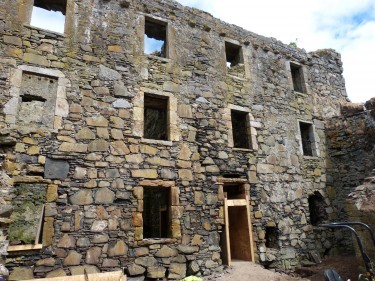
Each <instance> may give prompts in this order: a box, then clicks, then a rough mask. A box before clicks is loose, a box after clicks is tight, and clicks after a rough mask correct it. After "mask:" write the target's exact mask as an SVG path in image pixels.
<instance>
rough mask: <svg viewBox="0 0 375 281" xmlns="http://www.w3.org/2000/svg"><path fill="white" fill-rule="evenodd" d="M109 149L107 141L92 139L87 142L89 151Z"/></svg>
mask: <svg viewBox="0 0 375 281" xmlns="http://www.w3.org/2000/svg"><path fill="white" fill-rule="evenodd" d="M108 150H109V142H107V141H105V140H101V139H100V140H94V141H92V142H90V143H89V146H88V151H89V152H106V151H108Z"/></svg>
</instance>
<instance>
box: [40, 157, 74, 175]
mask: <svg viewBox="0 0 375 281" xmlns="http://www.w3.org/2000/svg"><path fill="white" fill-rule="evenodd" d="M68 173H69V163H68V161H64V160H56V159H51V158H48V157H47V158H46V164H45V168H44V178H46V179H65V178H66V177H67V176H68Z"/></svg>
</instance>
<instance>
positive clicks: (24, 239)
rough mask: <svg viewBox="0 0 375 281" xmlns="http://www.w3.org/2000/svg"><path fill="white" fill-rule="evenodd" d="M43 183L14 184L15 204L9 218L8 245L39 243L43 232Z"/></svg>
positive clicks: (44, 191)
mask: <svg viewBox="0 0 375 281" xmlns="http://www.w3.org/2000/svg"><path fill="white" fill-rule="evenodd" d="M46 190H47V186H46V185H45V184H19V185H16V186H15V195H16V196H15V197H14V199H13V202H12V203H13V205H14V206H15V208H14V210H13V212H12V215H11V217H10V219H11V220H12V223H11V224H10V226H9V230H8V236H9V240H10V245H12V246H13V245H25V244H40V243H41V242H42V241H41V239H42V232H43V216H44V200H45V195H46Z"/></svg>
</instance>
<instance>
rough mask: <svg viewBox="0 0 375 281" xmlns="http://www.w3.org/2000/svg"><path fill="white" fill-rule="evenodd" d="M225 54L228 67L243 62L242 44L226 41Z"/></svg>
mask: <svg viewBox="0 0 375 281" xmlns="http://www.w3.org/2000/svg"><path fill="white" fill-rule="evenodd" d="M225 55H226V60H227V67H229V68H231V67H234V66H236V65H239V64H243V55H242V48H241V46H238V45H235V44H233V43H229V42H225Z"/></svg>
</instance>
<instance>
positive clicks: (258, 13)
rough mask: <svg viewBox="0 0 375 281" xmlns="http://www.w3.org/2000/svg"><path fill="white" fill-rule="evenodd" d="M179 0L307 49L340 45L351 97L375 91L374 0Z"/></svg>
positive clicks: (359, 97) (358, 99)
mask: <svg viewBox="0 0 375 281" xmlns="http://www.w3.org/2000/svg"><path fill="white" fill-rule="evenodd" d="M177 1H178V2H180V3H181V4H184V5H188V6H193V7H196V8H200V9H203V10H205V11H208V12H210V13H211V14H213V15H214V16H215V17H218V18H220V19H222V20H224V21H226V22H228V23H232V24H236V25H239V26H241V27H243V28H245V29H247V30H250V31H252V32H255V33H258V34H261V35H264V36H268V37H275V38H277V39H278V40H281V41H283V42H284V43H287V44H288V43H290V42H292V41H297V44H298V46H299V47H301V48H304V49H306V50H307V51H314V50H317V49H325V48H333V49H336V50H337V51H338V52H340V53H341V54H342V60H343V63H344V77H345V80H346V88H347V92H348V96H349V98H350V99H351V100H352V101H353V102H365V101H367V100H369V99H370V98H371V97H373V96H375V83H372V80H373V79H374V71H373V68H372V66H373V65H374V64H375V52H374V51H373V49H374V47H375V2H374V1H373V0H314V1H301V0H283V1H280V0H262V1H256V2H255V1H243V0H231V1H227V0H225V1H224V0H204V1H198V0H177Z"/></svg>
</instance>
